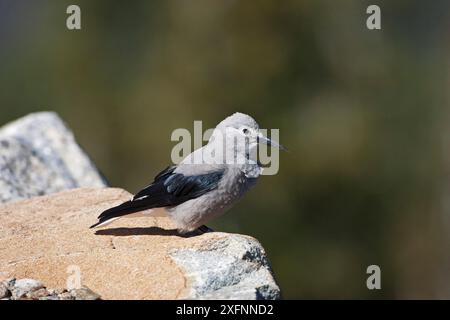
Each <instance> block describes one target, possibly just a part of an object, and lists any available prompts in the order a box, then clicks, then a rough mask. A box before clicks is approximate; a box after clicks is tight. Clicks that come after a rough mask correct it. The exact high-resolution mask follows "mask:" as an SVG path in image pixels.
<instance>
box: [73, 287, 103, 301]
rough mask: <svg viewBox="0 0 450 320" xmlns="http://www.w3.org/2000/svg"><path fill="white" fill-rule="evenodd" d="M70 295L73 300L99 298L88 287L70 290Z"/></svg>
mask: <svg viewBox="0 0 450 320" xmlns="http://www.w3.org/2000/svg"><path fill="white" fill-rule="evenodd" d="M70 295H71V296H72V297H73V298H74V299H75V300H99V299H100V295H98V294H96V293H95V292H93V291H92V290H91V289H89V288H80V289H72V290H70Z"/></svg>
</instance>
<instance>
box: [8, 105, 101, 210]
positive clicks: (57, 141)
mask: <svg viewBox="0 0 450 320" xmlns="http://www.w3.org/2000/svg"><path fill="white" fill-rule="evenodd" d="M104 186H106V182H105V180H104V179H103V178H102V177H101V175H100V174H99V172H98V171H97V169H96V167H95V166H94V164H93V163H92V162H91V161H90V159H89V158H88V156H87V155H86V154H85V153H84V152H83V151H82V149H81V148H80V147H79V146H78V144H77V143H76V141H75V139H74V136H73V134H72V132H71V131H70V130H69V129H68V128H67V126H66V125H65V124H64V123H63V121H62V120H61V119H60V118H59V117H58V115H56V114H55V113H53V112H40V113H33V114H30V115H28V116H26V117H23V118H21V119H19V120H16V121H14V122H11V123H9V124H7V125H5V126H4V127H2V128H0V203H2V202H3V203H5V202H9V201H15V200H21V199H27V198H30V197H33V196H39V195H44V194H49V193H54V192H59V191H63V190H66V189H71V188H78V187H104Z"/></svg>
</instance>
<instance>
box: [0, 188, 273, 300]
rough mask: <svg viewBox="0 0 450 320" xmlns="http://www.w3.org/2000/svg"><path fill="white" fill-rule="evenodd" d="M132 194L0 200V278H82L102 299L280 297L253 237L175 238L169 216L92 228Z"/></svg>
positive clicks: (55, 283)
mask: <svg viewBox="0 0 450 320" xmlns="http://www.w3.org/2000/svg"><path fill="white" fill-rule="evenodd" d="M130 197H131V195H130V194H129V193H128V192H126V191H124V190H120V189H113V188H108V189H106V188H103V189H91V188H86V189H76V190H68V191H63V192H60V193H57V194H52V195H47V196H42V197H36V198H33V199H29V200H24V201H19V202H15V203H10V204H6V205H3V206H0V219H1V221H2V223H1V224H0V277H1V276H3V278H8V277H17V278H20V277H25V276H26V277H32V278H34V279H39V280H40V281H42V282H43V283H45V284H46V285H47V286H48V287H51V288H65V287H66V285H67V283H68V281H69V280H70V281H72V283H74V282H76V281H77V280H79V281H80V282H81V285H82V286H83V287H89V288H91V289H92V290H93V291H94V292H96V293H98V294H99V295H100V296H101V297H102V299H217V298H221V299H278V298H279V297H280V290H279V288H278V286H277V284H276V283H275V280H274V278H273V275H272V271H271V269H270V265H269V262H268V260H267V257H266V254H265V252H264V249H263V248H262V246H261V245H260V243H259V242H258V241H257V240H255V239H254V238H251V237H248V236H243V235H237V234H227V233H222V232H209V233H205V234H203V235H200V236H192V237H185V236H180V235H179V234H178V233H177V232H176V230H174V228H175V226H174V225H173V224H172V222H171V221H170V220H169V219H168V218H166V217H158V218H148V217H147V218H145V217H143V218H133V219H120V220H118V221H116V222H114V223H113V224H110V225H108V226H107V227H105V228H103V229H100V230H95V229H94V230H93V229H89V226H90V225H92V224H93V223H94V222H95V221H96V218H97V216H98V214H99V213H100V212H101V211H103V210H105V209H106V208H109V207H111V206H114V205H117V204H119V203H121V202H123V201H125V200H128V199H129V198H130ZM0 280H1V279H0Z"/></svg>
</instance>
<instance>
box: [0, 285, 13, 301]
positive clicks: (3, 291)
mask: <svg viewBox="0 0 450 320" xmlns="http://www.w3.org/2000/svg"><path fill="white" fill-rule="evenodd" d="M10 296H11V292H10V291H9V290H8V287H7V286H6V284H5V283H3V282H0V299H4V298H8V297H10Z"/></svg>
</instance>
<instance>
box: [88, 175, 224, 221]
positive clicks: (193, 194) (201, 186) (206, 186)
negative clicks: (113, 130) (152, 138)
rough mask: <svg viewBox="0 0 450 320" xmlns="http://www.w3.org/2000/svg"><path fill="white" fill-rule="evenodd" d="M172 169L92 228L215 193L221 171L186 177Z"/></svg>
mask: <svg viewBox="0 0 450 320" xmlns="http://www.w3.org/2000/svg"><path fill="white" fill-rule="evenodd" d="M175 169H176V167H175V166H172V167H168V168H166V169H165V170H163V171H161V172H160V173H159V174H158V175H157V176H156V177H155V180H154V181H153V183H152V184H150V185H149V186H147V187H145V188H144V189H142V190H141V191H139V192H138V193H137V194H136V195H135V196H134V197H133V200H130V201H127V202H124V203H122V204H121V205H119V206H116V207H113V208H110V209H108V210H106V211H104V212H103V213H102V214H100V216H99V217H98V219H99V222H98V223H96V224H94V225H93V226H92V227H91V228H93V227H95V226H97V225H99V224H101V223H103V222H106V221H107V220H110V219H112V218H116V217H121V216H124V215H127V214H130V213H135V212H138V211H142V210H147V209H152V208H161V207H170V206H176V205H178V204H181V203H183V202H185V201H188V200H191V199H194V198H197V197H200V196H201V195H203V194H205V193H207V192H209V191H211V190H214V189H216V188H217V185H218V183H219V181H220V179H221V178H222V176H223V173H224V171H223V170H221V171H213V172H209V173H205V174H201V175H193V176H185V175H183V174H181V173H175V172H174V170H175Z"/></svg>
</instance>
